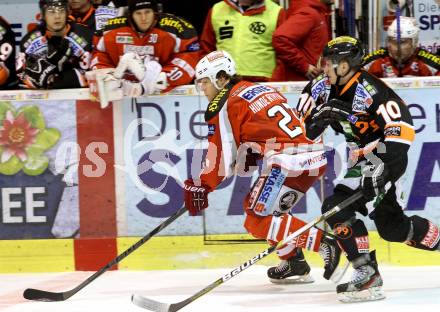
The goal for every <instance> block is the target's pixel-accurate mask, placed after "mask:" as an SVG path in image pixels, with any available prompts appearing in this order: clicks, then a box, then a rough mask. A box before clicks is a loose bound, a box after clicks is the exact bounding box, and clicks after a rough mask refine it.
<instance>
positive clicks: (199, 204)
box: [184, 179, 209, 216]
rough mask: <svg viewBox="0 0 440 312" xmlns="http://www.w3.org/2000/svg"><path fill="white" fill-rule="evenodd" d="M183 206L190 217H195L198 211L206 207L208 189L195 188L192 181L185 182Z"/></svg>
mask: <svg viewBox="0 0 440 312" xmlns="http://www.w3.org/2000/svg"><path fill="white" fill-rule="evenodd" d="M184 192H185V206H186V208H187V209H188V211H189V214H190V215H191V216H196V215H197V214H198V213H199V212H200V211H202V210H203V209H205V208H207V207H208V193H209V187H207V186H205V185H203V184H202V185H200V186H196V185H195V184H194V182H193V180H192V179H188V180H186V181H185V188H184Z"/></svg>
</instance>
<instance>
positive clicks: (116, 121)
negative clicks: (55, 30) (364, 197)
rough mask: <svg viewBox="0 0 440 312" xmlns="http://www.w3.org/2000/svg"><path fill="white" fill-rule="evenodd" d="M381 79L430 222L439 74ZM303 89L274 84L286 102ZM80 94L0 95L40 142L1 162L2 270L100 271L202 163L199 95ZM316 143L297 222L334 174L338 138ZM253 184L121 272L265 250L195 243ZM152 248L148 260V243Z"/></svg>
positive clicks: (225, 220) (185, 90)
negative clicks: (402, 127)
mask: <svg viewBox="0 0 440 312" xmlns="http://www.w3.org/2000/svg"><path fill="white" fill-rule="evenodd" d="M387 82H389V83H391V84H392V85H393V86H394V88H395V89H396V91H397V93H398V94H399V95H401V96H402V97H403V98H404V99H405V101H406V102H407V104H408V105H409V108H410V111H411V114H412V115H413V118H414V125H415V129H416V132H417V135H416V141H415V142H414V144H413V146H412V147H411V150H410V162H409V166H408V170H407V174H406V180H405V183H404V189H405V193H406V195H407V196H406V198H405V202H406V203H407V210H408V213H409V214H413V213H417V214H419V215H422V216H426V217H428V218H430V219H431V220H433V221H435V222H437V223H440V212H439V211H440V210H439V209H438V208H436V207H435V204H434V203H435V202H436V201H438V199H437V197H440V171H439V170H440V168H439V160H440V140H439V132H440V117H439V116H440V101H439V96H438V94H439V89H440V79H438V78H433V77H429V78H418V79H416V78H405V79H400V80H388V81H387ZM303 86H304V84H303V83H279V84H275V87H277V88H278V89H279V90H280V91H282V92H283V93H284V94H285V96H286V97H287V98H288V100H289V103H290V104H291V105H293V106H294V105H296V101H297V99H298V95H299V92H300V90H301V89H302V87H303ZM88 96H89V95H88V92H87V89H78V90H56V91H14V92H9V91H2V92H0V123H1V122H2V121H4V120H5V118H6V112H7V111H8V110H9V111H11V112H12V115H13V118H14V120H17V119H18V116H19V115H20V113H23V114H24V116H25V119H26V121H27V122H28V123H29V125H30V126H31V127H35V128H36V129H38V131H39V132H38V134H37V138H36V142H37V143H38V144H37V146H35V144H34V145H32V146H29V148H28V149H29V151H30V152H29V153H28V155H27V156H28V158H27V160H26V161H22V160H21V159H20V158H19V157H17V156H13V157H11V158H10V159H9V160H8V162H6V163H1V164H0V190H1V192H0V202H1V203H2V219H1V221H2V222H1V224H0V238H1V239H2V240H3V241H1V242H0V248H1V251H0V271H1V272H17V271H38V270H42V271H47V270H53V271H63V270H74V269H81V270H87V269H88V270H90V269H93V268H96V267H99V265H100V260H102V259H103V260H109V259H111V258H112V257H114V256H116V255H117V253H119V252H122V251H123V250H124V248H126V247H128V246H129V244H130V242H133V237H139V236H142V235H145V233H148V232H149V231H151V230H152V229H153V228H155V227H156V226H157V225H159V224H160V223H162V222H163V221H164V220H165V219H166V218H167V217H169V216H170V215H171V214H173V213H174V212H175V211H176V210H177V209H179V208H180V207H181V206H182V204H183V195H182V194H183V193H182V187H181V185H182V181H183V180H185V179H186V177H187V176H188V175H190V174H192V175H196V174H197V173H198V171H199V170H200V159H201V157H202V154H203V152H204V150H205V149H206V140H205V137H206V135H207V129H206V126H205V125H204V122H203V112H204V109H205V108H206V105H207V102H206V100H205V99H204V98H203V97H201V96H198V95H197V94H196V92H195V90H194V88H193V87H192V86H187V87H182V88H178V89H176V90H174V91H173V92H172V93H170V94H168V95H163V96H151V97H148V98H140V99H125V100H124V101H123V102H121V103H114V105H113V106H110V107H108V108H106V109H103V110H102V109H100V107H99V105H98V104H96V103H93V102H90V101H89V100H88ZM139 120H141V122H139ZM43 133H44V135H43ZM325 141H326V145H327V146H328V160H329V163H330V166H329V168H330V170H328V171H327V173H326V177H325V179H324V180H323V181H322V182H321V183H318V184H316V185H315V186H314V187H313V189H312V190H310V191H309V192H308V193H307V196H306V198H305V200H303V201H301V202H300V203H299V205H298V206H296V207H295V210H294V212H295V213H296V214H297V216H298V217H300V218H302V219H305V220H311V219H312V218H313V217H314V216H316V215H317V214H319V213H320V212H319V211H320V200H321V198H322V197H323V196H324V195H325V194H329V193H330V192H331V189H332V186H333V183H334V180H335V179H336V178H337V177H338V176H340V175H341V173H342V172H343V169H344V168H341V166H340V164H341V163H343V162H342V161H341V160H343V159H345V158H346V149H345V145H344V143H343V142H342V138H341V136H336V135H334V134H333V133H328V134H326V136H325ZM0 148H1V147H0ZM14 157H16V158H14ZM113 164H116V165H115V166H113ZM139 165H141V166H139ZM333 168H335V169H333ZM251 183H252V178H251V177H246V178H236V179H229V180H227V181H225V182H224V183H223V184H222V185H221V186H220V188H219V190H218V191H216V192H214V193H212V194H210V197H209V199H210V208H209V209H208V210H207V211H206V215H205V216H203V217H201V216H200V217H189V216H187V215H184V216H182V217H181V218H180V219H179V220H177V221H176V222H174V223H173V224H172V225H171V226H170V227H169V228H168V229H166V230H164V231H163V232H162V233H161V234H160V235H164V236H165V237H160V238H157V239H153V240H152V241H150V242H148V243H147V244H146V245H145V248H143V249H141V250H139V251H137V252H136V253H135V254H134V255H131V256H129V257H128V258H127V260H125V262H123V263H122V264H121V265H120V266H119V268H120V269H138V268H142V269H147V268H166V267H167V266H170V265H172V264H171V262H172V261H171V262H168V261H167V260H164V259H168V258H169V257H168V256H170V253H171V259H174V257H178V256H179V254H181V253H182V254H183V256H182V259H183V261H181V263H182V266H185V265H188V263H190V262H191V261H193V262H194V263H195V265H196V266H195V267H198V266H199V267H200V266H201V267H203V266H204V265H206V266H215V265H217V264H216V263H220V262H221V261H224V258H225V257H222V256H221V255H222V254H225V255H230V257H227V258H228V259H230V261H231V262H234V264H236V260H238V262H240V261H241V260H246V257H243V256H244V255H246V254H245V252H244V251H242V249H243V248H244V249H245V250H246V249H248V248H250V251H252V252H256V251H258V250H259V249H261V248H260V247H264V246H265V245H264V244H259V245H255V244H250V245H238V246H237V245H235V246H234V245H204V244H203V238H205V239H206V235H230V234H244V232H245V231H244V228H243V226H242V223H243V220H244V215H243V211H242V204H241V203H242V200H243V197H244V196H245V194H246V192H247V190H248V189H249V187H250V185H251ZM366 221H367V223H368V226H369V228H370V229H372V230H374V226H373V225H372V224H371V222H369V220H366ZM72 237H75V239H71V238H72ZM124 237H128V238H124ZM53 238H58V239H57V240H54V239H53ZM229 238H230V237H229V236H228V239H229ZM24 239H31V240H24ZM374 241H375V242H376V241H377V245H376V246H377V247H378V248H382V249H383V253H382V257H383V258H384V259H385V260H386V261H389V262H390V263H401V264H419V265H420V264H432V261H434V264H435V263H437V264H439V263H440V260H439V259H438V258H431V257H427V256H425V253H422V256H415V257H414V259H413V257H412V255H413V254H411V253H409V250H411V251H412V249H409V248H408V247H405V246H401V247H403V248H397V247H390V245H389V244H387V243H384V242H381V241H379V240H378V239H375V240H374ZM155 244H156V245H155ZM372 244H373V243H372ZM153 246H157V247H156V248H155V249H154V253H153V254H154V257H151V255H150V256H148V250H149V247H151V248H153ZM166 246H170V247H169V248H168V247H166ZM177 246H179V248H180V249H178V248H177ZM257 246H258V247H259V248H256V247H257ZM263 249H264V248H263ZM144 250H145V252H144ZM185 250H187V251H185ZM215 250H219V251H218V253H216V252H215ZM204 251H205V252H206V253H205V254H204V253H203V252H204ZM185 255H187V258H185ZM203 255H206V256H203ZM213 255H215V256H213ZM233 255H234V256H233ZM249 255H250V256H252V254H249ZM414 255H419V254H414ZM167 257H168V258H167ZM217 258H219V260H216V259H217ZM222 258H223V259H222ZM31 259H33V260H34V261H31ZM37 259H38V260H37ZM55 259H56V260H55ZM185 259H186V260H188V261H186V260H185ZM191 259H192V260H191ZM432 259H434V260H432ZM199 260H200V261H199ZM45 261H46V262H45ZM435 261H437V262H435ZM54 262H55V263H54ZM101 262H102V261H101ZM105 262H106V261H104V263H105ZM41 263H47V265H44V266H43V265H41Z"/></svg>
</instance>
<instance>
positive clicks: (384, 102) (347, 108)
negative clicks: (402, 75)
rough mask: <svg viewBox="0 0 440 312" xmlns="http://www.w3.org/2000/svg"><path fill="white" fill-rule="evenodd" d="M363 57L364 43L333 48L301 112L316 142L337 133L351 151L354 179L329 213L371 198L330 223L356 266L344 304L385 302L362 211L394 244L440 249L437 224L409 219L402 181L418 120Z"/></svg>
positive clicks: (339, 188) (347, 40) (342, 293)
mask: <svg viewBox="0 0 440 312" xmlns="http://www.w3.org/2000/svg"><path fill="white" fill-rule="evenodd" d="M363 56H364V51H363V48H362V46H361V44H360V43H359V41H358V40H357V39H354V38H351V37H346V36H344V37H338V38H336V39H333V40H331V41H330V42H328V44H327V46H326V47H325V49H324V52H323V57H322V62H321V64H323V70H324V74H323V75H321V76H319V77H317V78H316V79H314V80H313V81H312V82H310V83H309V84H308V85H307V86H306V87H305V88H304V90H303V93H302V94H301V98H300V101H299V103H298V106H297V110H298V112H299V113H300V114H301V115H302V116H303V117H304V121H305V128H306V134H307V137H308V138H310V139H316V138H317V137H319V136H320V135H321V134H322V133H323V131H324V130H325V129H326V128H327V127H328V126H330V127H332V128H333V129H334V130H335V131H336V132H339V133H342V134H343V135H344V136H345V138H346V141H347V143H348V145H349V147H350V157H349V166H348V167H349V168H348V170H347V173H346V175H345V176H344V178H343V179H342V180H341V181H338V182H337V185H336V187H335V189H334V193H333V195H331V196H329V197H327V198H326V199H325V200H324V203H323V205H322V212H323V213H325V212H326V211H328V210H329V209H330V208H332V207H334V206H335V205H336V204H338V203H340V202H342V201H343V200H344V199H346V198H348V197H349V196H350V195H352V194H353V193H354V192H356V191H357V190H358V189H360V190H362V192H363V194H364V198H363V199H362V200H360V201H358V202H356V203H355V204H353V205H352V206H350V207H348V208H347V209H345V210H342V211H341V212H339V213H338V214H336V215H335V216H333V217H331V218H329V219H328V220H327V222H328V223H329V225H330V226H331V227H332V228H333V230H334V232H335V233H336V234H337V235H338V242H339V244H340V245H341V247H342V248H343V249H344V251H345V252H346V254H347V258H348V260H349V261H350V262H351V263H352V265H353V267H354V273H353V276H352V278H351V280H350V281H349V282H347V283H344V284H340V285H338V286H337V293H338V299H339V300H341V301H343V302H353V301H368V300H378V299H382V298H384V294H383V292H382V289H381V286H382V283H383V282H382V277H381V275H380V273H379V270H378V266H377V262H376V257H375V251H372V252H370V250H369V240H368V231H367V229H366V227H365V225H364V222H363V221H362V220H360V219H358V218H357V216H356V212H359V213H361V214H363V215H365V216H366V215H368V216H369V217H370V218H371V219H372V220H373V221H374V223H375V225H376V227H377V230H378V233H379V235H380V236H381V237H382V238H383V239H385V240H387V241H391V242H404V243H406V244H407V245H409V246H412V247H415V248H420V249H425V250H438V249H439V239H440V235H439V228H438V226H437V225H435V224H433V223H432V222H431V221H429V220H427V219H425V218H422V217H420V216H416V215H414V216H411V217H408V216H406V215H405V214H404V212H403V208H402V202H401V196H400V195H401V194H400V193H399V190H400V188H399V182H400V181H399V180H400V178H401V177H402V175H403V174H404V172H405V170H406V167H407V163H408V149H409V147H410V146H411V142H412V141H413V140H414V137H415V131H414V127H413V123H412V118H411V115H410V113H409V110H408V108H407V106H406V105H405V103H404V102H403V100H402V99H401V98H400V97H399V96H398V95H397V94H396V93H394V91H393V90H392V89H391V88H389V87H388V86H387V85H386V84H384V83H383V82H382V81H381V80H380V79H378V78H376V77H374V76H372V75H371V74H369V73H367V72H366V71H364V70H362V69H361V62H362V58H363Z"/></svg>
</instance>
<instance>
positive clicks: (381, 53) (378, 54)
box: [362, 48, 388, 65]
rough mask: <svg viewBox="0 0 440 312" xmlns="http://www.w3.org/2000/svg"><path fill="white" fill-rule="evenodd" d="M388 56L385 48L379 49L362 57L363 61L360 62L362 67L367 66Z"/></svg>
mask: <svg viewBox="0 0 440 312" xmlns="http://www.w3.org/2000/svg"><path fill="white" fill-rule="evenodd" d="M386 56H388V50H387V49H385V48H381V49H379V50H376V51H373V52H371V53H369V54H367V55H366V56H364V59H363V61H362V64H363V65H366V64H369V63H371V62H374V61H375V60H378V59H380V58H384V57H386Z"/></svg>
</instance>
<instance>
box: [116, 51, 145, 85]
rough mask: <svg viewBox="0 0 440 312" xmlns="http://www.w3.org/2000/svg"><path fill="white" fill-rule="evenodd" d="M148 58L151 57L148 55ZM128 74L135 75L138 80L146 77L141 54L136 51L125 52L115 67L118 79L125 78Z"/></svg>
mask: <svg viewBox="0 0 440 312" xmlns="http://www.w3.org/2000/svg"><path fill="white" fill-rule="evenodd" d="M146 58H148V59H149V58H150V57H149V56H146ZM126 74H131V75H133V76H134V77H135V78H136V79H137V80H138V81H142V79H144V77H145V65H144V62H143V60H142V59H141V57H140V56H139V55H137V54H136V53H134V52H129V53H126V54H124V55H123V56H122V57H121V58H120V60H119V63H118V66H117V67H116V69H115V72H114V76H115V77H116V78H117V79H123V78H124V76H125V75H126Z"/></svg>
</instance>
